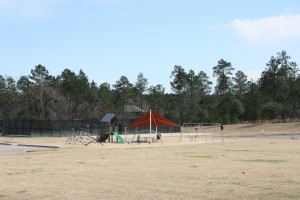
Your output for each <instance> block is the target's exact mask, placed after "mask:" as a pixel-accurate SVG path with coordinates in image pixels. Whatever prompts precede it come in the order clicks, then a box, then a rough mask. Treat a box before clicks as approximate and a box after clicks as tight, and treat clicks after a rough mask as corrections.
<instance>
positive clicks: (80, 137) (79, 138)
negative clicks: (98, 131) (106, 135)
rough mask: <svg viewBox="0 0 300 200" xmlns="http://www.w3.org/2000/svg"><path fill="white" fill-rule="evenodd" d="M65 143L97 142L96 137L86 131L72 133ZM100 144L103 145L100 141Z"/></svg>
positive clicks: (86, 143)
mask: <svg viewBox="0 0 300 200" xmlns="http://www.w3.org/2000/svg"><path fill="white" fill-rule="evenodd" d="M65 143H66V144H82V145H85V146H86V145H89V144H95V143H97V138H96V137H93V136H91V134H90V133H86V132H79V133H73V134H72V135H71V136H70V137H68V139H67V140H66V142H65ZM100 144H101V145H103V144H102V143H101V142H100Z"/></svg>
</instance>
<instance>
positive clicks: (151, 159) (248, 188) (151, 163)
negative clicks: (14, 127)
mask: <svg viewBox="0 0 300 200" xmlns="http://www.w3.org/2000/svg"><path fill="white" fill-rule="evenodd" d="M299 127H300V124H299V123H289V124H288V123H287V124H260V125H252V124H251V125H247V124H245V125H228V126H226V125H225V126H224V142H222V140H221V138H216V140H215V141H214V142H213V143H212V142H211V140H210V139H211V138H210V139H209V135H207V137H208V142H206V140H205V138H204V137H203V135H200V136H199V138H198V139H197V140H196V141H194V140H190V137H188V135H186V136H185V137H183V138H182V141H178V139H179V137H180V135H179V133H177V135H176V134H171V133H170V134H169V135H164V134H163V135H162V139H163V143H162V142H154V143H150V144H148V143H142V144H137V143H132V144H127V143H121V142H118V143H117V142H113V143H103V145H101V144H99V143H95V144H90V145H81V144H66V143H65V141H66V139H67V137H44V138H38V137H37V138H22V137H14V138H10V137H0V142H1V143H2V144H4V143H10V144H21V143H22V144H30V145H39V146H57V147H59V148H43V147H40V148H38V147H37V148H38V149H37V150H33V149H30V151H29V152H15V153H0V157H1V159H0V164H1V171H0V176H1V181H0V199H17V200H18V199H78V200H79V199H299V198H300V195H299V190H300V181H299V180H300V172H299V169H298V168H299V166H300V156H299V155H300V138H299V132H300V129H299ZM262 128H263V130H264V131H263V133H262ZM251 133H252V134H251ZM283 136H284V137H283ZM122 137H123V138H125V136H124V135H122ZM126 137H127V139H128V137H129V136H126ZM3 146H6V145H3ZM30 148H33V147H32V146H31V147H30Z"/></svg>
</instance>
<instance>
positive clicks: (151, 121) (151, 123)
mask: <svg viewBox="0 0 300 200" xmlns="http://www.w3.org/2000/svg"><path fill="white" fill-rule="evenodd" d="M151 118H152V112H151V109H150V128H149V129H150V137H151V127H152V120H151Z"/></svg>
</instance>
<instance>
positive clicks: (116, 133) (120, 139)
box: [112, 132, 127, 143]
mask: <svg viewBox="0 0 300 200" xmlns="http://www.w3.org/2000/svg"><path fill="white" fill-rule="evenodd" d="M112 133H113V134H114V135H115V136H116V137H117V138H118V139H119V141H120V142H122V143H126V142H127V141H126V140H124V139H123V138H122V137H121V136H120V135H119V133H118V132H112Z"/></svg>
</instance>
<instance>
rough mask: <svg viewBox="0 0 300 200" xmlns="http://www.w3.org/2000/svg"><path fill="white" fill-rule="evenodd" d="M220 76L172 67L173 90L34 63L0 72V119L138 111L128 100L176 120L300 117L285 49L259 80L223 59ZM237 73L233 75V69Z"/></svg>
mask: <svg viewBox="0 0 300 200" xmlns="http://www.w3.org/2000/svg"><path fill="white" fill-rule="evenodd" d="M212 69H213V74H212V75H213V77H216V78H217V82H216V86H215V88H214V91H212V82H211V81H210V77H209V76H208V75H207V74H206V73H205V72H204V71H198V72H197V71H194V70H193V69H190V70H187V71H186V70H185V69H184V68H183V67H182V66H180V65H175V66H174V68H173V70H172V71H171V76H170V78H171V81H170V86H171V89H172V91H173V92H172V93H170V94H168V93H165V88H164V86H162V85H161V84H157V85H155V86H148V79H147V78H146V77H144V75H143V73H139V74H138V76H137V80H136V82H135V84H132V83H131V82H130V81H129V80H128V78H127V77H126V76H121V77H120V79H119V80H117V81H116V83H115V84H113V85H112V86H111V85H110V84H108V83H101V84H100V85H99V86H98V85H97V84H96V82H94V81H93V80H92V81H90V80H89V78H88V77H87V76H86V74H85V73H84V72H83V70H79V72H78V73H75V72H73V71H71V70H69V69H64V70H63V71H62V72H61V74H60V75H58V76H52V75H50V74H49V72H48V70H47V69H46V67H45V66H43V65H41V64H39V65H37V66H34V67H33V69H32V70H31V71H30V74H29V75H28V76H21V77H20V78H19V80H17V81H15V80H14V79H13V78H12V77H9V76H8V77H3V76H2V75H0V119H43V120H50V119H52V120H56V119H74V118H101V117H102V116H103V115H104V114H105V113H115V114H117V115H118V116H119V118H122V117H125V118H128V117H136V116H137V115H134V114H128V113H125V112H124V108H125V105H129V104H130V105H131V104H132V105H135V106H137V107H139V108H142V109H143V110H145V111H147V110H148V109H149V108H151V109H154V110H156V111H157V112H159V113H160V114H162V115H164V116H166V117H168V118H170V119H173V120H176V121H177V122H220V123H223V124H228V123H239V122H242V121H259V120H273V119H280V120H281V119H287V118H300V76H299V70H298V66H297V63H295V62H293V61H291V57H290V56H288V55H287V53H286V52H285V51H281V52H279V53H277V55H276V56H272V57H271V59H270V60H269V61H268V62H267V64H266V68H265V70H264V71H263V72H262V74H261V77H260V79H259V80H258V81H257V82H253V81H249V80H247V76H246V75H245V73H244V72H242V71H240V70H238V71H237V72H235V73H233V71H234V67H233V66H232V65H231V63H230V62H228V61H225V60H223V59H220V60H219V61H218V63H217V65H216V66H214V67H213V68H212ZM233 74H234V75H233Z"/></svg>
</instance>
